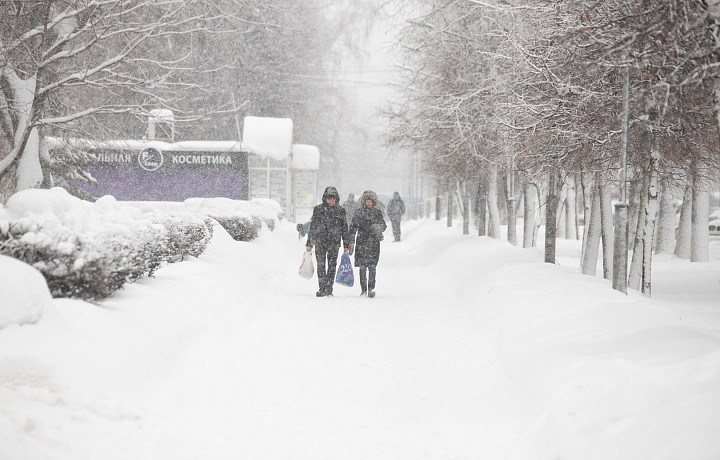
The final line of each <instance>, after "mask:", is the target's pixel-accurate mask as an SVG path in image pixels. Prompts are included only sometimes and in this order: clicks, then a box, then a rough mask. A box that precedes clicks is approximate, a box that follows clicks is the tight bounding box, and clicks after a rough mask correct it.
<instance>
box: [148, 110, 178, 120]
mask: <svg viewBox="0 0 720 460" xmlns="http://www.w3.org/2000/svg"><path fill="white" fill-rule="evenodd" d="M148 119H149V120H150V121H155V122H160V121H165V122H173V121H175V114H174V113H173V111H172V110H170V109H152V110H151V111H150V116H148Z"/></svg>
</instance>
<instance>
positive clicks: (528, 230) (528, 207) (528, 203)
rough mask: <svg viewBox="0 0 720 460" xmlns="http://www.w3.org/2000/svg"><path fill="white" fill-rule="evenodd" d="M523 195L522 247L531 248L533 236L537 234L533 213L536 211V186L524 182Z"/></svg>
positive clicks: (533, 242) (533, 241) (533, 243)
mask: <svg viewBox="0 0 720 460" xmlns="http://www.w3.org/2000/svg"><path fill="white" fill-rule="evenodd" d="M523 191H524V193H525V197H524V198H523V203H524V204H525V208H524V211H523V213H524V215H525V218H524V219H523V247H524V248H531V247H533V246H535V236H536V235H537V232H536V228H537V227H535V213H536V212H537V209H536V208H537V201H536V199H535V198H536V194H537V187H535V185H533V184H525V186H524V187H523Z"/></svg>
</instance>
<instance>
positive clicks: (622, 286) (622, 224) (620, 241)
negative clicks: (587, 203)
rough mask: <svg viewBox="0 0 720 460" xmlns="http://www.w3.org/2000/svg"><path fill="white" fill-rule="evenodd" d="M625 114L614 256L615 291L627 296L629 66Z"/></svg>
mask: <svg viewBox="0 0 720 460" xmlns="http://www.w3.org/2000/svg"><path fill="white" fill-rule="evenodd" d="M623 77H624V81H623V112H622V132H621V135H620V142H621V147H620V202H619V203H617V204H616V205H615V245H614V248H615V250H614V254H613V278H612V287H613V289H615V290H617V291H620V292H622V293H624V294H627V279H628V269H627V265H628V264H627V259H628V210H629V208H630V205H629V204H628V202H627V196H626V188H627V148H628V118H629V112H630V107H629V106H630V102H629V101H630V72H629V70H628V65H627V64H625V67H623Z"/></svg>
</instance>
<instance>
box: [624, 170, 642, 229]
mask: <svg viewBox="0 0 720 460" xmlns="http://www.w3.org/2000/svg"><path fill="white" fill-rule="evenodd" d="M638 186H640V188H642V187H643V186H644V184H643V183H642V181H641V180H638V179H634V180H631V181H629V182H628V191H627V199H628V204H629V205H630V207H629V208H628V222H630V229H629V231H630V233H629V234H628V241H635V232H636V231H637V227H636V226H635V224H636V223H637V221H638V215H639V212H638V209H640V206H641V204H640V201H639V199H638V198H639V197H640V194H641V193H642V191H640V192H638Z"/></svg>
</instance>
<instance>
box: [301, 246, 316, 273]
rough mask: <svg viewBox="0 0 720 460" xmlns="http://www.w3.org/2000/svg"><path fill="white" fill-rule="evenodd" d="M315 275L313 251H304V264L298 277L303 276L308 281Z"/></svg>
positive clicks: (302, 263)
mask: <svg viewBox="0 0 720 460" xmlns="http://www.w3.org/2000/svg"><path fill="white" fill-rule="evenodd" d="M314 273H315V264H314V263H313V255H312V251H303V258H302V262H300V268H299V269H298V275H300V276H302V277H303V278H305V279H306V280H309V279H310V278H312V277H313V274H314Z"/></svg>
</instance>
